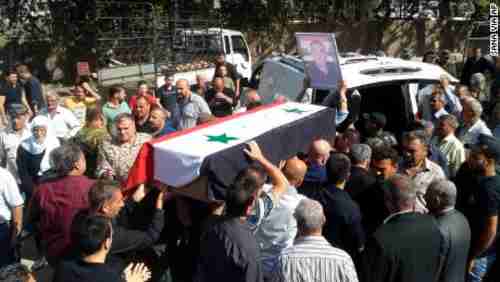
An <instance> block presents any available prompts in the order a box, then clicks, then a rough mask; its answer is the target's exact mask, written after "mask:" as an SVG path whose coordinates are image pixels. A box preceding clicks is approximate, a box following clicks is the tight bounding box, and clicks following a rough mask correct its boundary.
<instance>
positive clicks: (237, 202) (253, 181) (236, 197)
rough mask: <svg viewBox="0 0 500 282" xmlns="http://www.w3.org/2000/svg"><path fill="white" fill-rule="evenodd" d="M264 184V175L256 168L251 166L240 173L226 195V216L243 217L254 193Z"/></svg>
mask: <svg viewBox="0 0 500 282" xmlns="http://www.w3.org/2000/svg"><path fill="white" fill-rule="evenodd" d="M264 182H265V173H264V172H263V171H262V169H260V168H258V167H255V166H251V167H248V168H246V169H244V170H242V171H240V173H238V175H237V176H236V179H235V180H234V183H233V185H231V187H230V188H229V189H228V190H227V193H226V214H227V215H229V216H244V215H245V211H246V209H247V208H248V205H249V204H250V203H251V201H252V200H253V197H254V195H255V192H256V191H257V190H258V189H260V188H261V187H262V185H264Z"/></svg>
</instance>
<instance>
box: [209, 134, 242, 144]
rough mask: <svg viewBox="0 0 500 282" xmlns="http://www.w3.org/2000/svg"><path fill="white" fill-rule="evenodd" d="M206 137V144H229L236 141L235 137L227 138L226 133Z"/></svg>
mask: <svg viewBox="0 0 500 282" xmlns="http://www.w3.org/2000/svg"><path fill="white" fill-rule="evenodd" d="M206 137H208V140H207V141H208V142H220V143H224V144H227V143H229V141H233V140H238V138H236V137H232V136H227V134H226V133H224V134H221V135H206Z"/></svg>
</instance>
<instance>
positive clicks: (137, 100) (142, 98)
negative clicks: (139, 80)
mask: <svg viewBox="0 0 500 282" xmlns="http://www.w3.org/2000/svg"><path fill="white" fill-rule="evenodd" d="M139 100H144V101H146V103H147V104H148V105H151V103H149V100H148V98H146V96H137V99H136V100H135V101H136V102H139Z"/></svg>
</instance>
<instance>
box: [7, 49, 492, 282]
mask: <svg viewBox="0 0 500 282" xmlns="http://www.w3.org/2000/svg"><path fill="white" fill-rule="evenodd" d="M477 55H478V54H477V53H476V54H475V56H473V57H471V58H470V59H469V61H468V62H467V63H466V69H464V75H463V76H462V78H463V81H462V84H460V85H457V86H451V85H450V83H449V78H448V77H445V76H443V77H442V78H441V81H440V82H439V83H436V84H432V85H429V86H427V87H425V88H422V89H420V90H419V93H418V95H417V101H418V110H419V118H418V119H417V120H416V121H415V122H414V123H413V124H411V125H410V126H408V128H405V129H404V133H403V134H402V135H401V136H395V135H394V134H393V133H391V132H387V131H385V130H384V127H385V126H386V125H387V123H388V121H387V117H386V116H385V115H384V113H380V112H371V113H365V114H363V115H362V116H361V117H360V119H361V120H360V122H359V123H356V125H358V128H355V127H354V125H351V126H349V127H348V128H347V129H346V130H345V131H344V132H338V133H337V135H336V136H335V137H332V138H331V139H317V140H310V147H309V149H308V150H307V151H305V152H295V153H296V155H295V156H293V157H291V158H290V159H288V160H283V161H282V162H281V163H280V164H279V165H275V164H273V163H271V162H270V161H269V160H268V159H267V157H266V155H267V154H266V152H263V151H262V150H261V149H260V147H259V144H257V143H256V142H253V141H251V142H249V143H247V144H246V147H245V149H244V154H246V155H247V157H248V159H249V160H250V162H251V164H250V166H249V167H248V168H246V169H244V170H242V171H240V172H239V173H238V175H237V177H236V179H235V180H234V181H233V184H232V185H231V186H230V187H229V188H228V189H227V191H226V195H225V199H224V203H223V204H221V203H220V202H215V203H213V202H212V203H206V202H201V201H197V200H194V199H191V198H187V197H184V196H180V195H178V194H176V193H175V189H172V188H170V187H167V186H166V185H160V186H154V185H151V184H148V183H145V184H141V185H139V186H138V187H137V188H136V189H135V190H133V191H132V192H130V193H123V192H122V189H121V186H122V184H123V183H124V182H126V180H127V177H128V174H129V171H130V169H131V167H132V165H133V164H134V162H135V159H136V157H137V155H138V153H139V150H140V149H141V147H142V145H143V144H144V143H146V142H148V141H150V140H151V139H153V138H159V137H162V136H166V135H168V134H170V133H172V132H176V131H181V130H186V129H189V128H193V127H195V126H197V125H199V124H202V123H205V122H209V121H212V120H214V119H217V118H220V117H225V116H229V115H232V114H233V113H236V112H243V111H247V110H253V109H255V108H257V107H259V106H260V105H262V101H261V98H260V97H259V95H258V93H257V91H256V90H253V89H249V90H247V91H246V92H245V93H244V95H243V96H244V99H243V97H240V96H242V95H240V89H241V87H240V79H241V77H240V76H239V74H238V73H237V71H236V68H235V67H234V66H233V65H231V64H229V63H227V62H225V58H224V56H223V55H219V56H217V58H216V71H215V75H214V77H213V78H212V79H211V80H210V82H209V80H208V79H207V78H206V77H203V76H199V77H197V83H196V84H195V85H193V86H190V85H189V82H188V81H187V80H184V79H179V80H177V81H174V80H173V79H172V76H170V75H166V77H165V85H164V86H162V87H161V88H159V89H157V91H156V92H153V91H152V90H151V89H150V87H149V86H148V84H147V83H146V82H140V83H139V84H138V86H137V91H136V93H134V94H133V95H131V96H130V97H129V95H127V93H126V90H125V88H123V87H121V86H113V87H110V89H109V92H108V93H107V95H101V93H99V92H98V91H96V90H95V89H94V88H93V87H92V86H91V83H90V82H89V80H88V79H86V78H84V77H83V78H80V79H79V81H78V82H77V83H76V85H75V86H74V87H73V89H72V94H71V95H69V96H66V97H61V95H59V94H57V93H53V92H48V93H43V92H44V91H43V90H42V86H41V84H40V82H39V81H38V80H37V79H36V78H35V77H34V76H33V75H31V73H30V71H29V68H28V67H27V66H25V65H19V66H17V67H16V68H15V69H13V70H11V71H9V72H8V73H7V76H6V81H5V84H4V86H3V87H2V88H1V91H2V92H1V93H0V117H1V119H0V120H1V121H2V123H3V126H4V128H3V129H2V131H1V132H0V164H1V167H0V179H2V181H1V183H0V195H1V197H0V249H2V255H0V268H1V269H0V280H2V281H24V282H26V281H36V277H35V276H34V273H32V272H31V271H30V270H29V269H27V268H26V266H24V265H22V264H20V263H19V262H20V257H22V255H23V254H22V253H21V252H20V250H21V248H20V246H21V245H22V241H23V240H26V239H25V238H33V239H34V241H35V242H36V248H37V250H38V253H39V258H40V260H39V261H41V262H43V261H46V262H47V264H48V265H50V267H51V268H52V269H53V270H54V274H53V281H56V282H59V281H61V282H62V281H80V282H84V281H106V282H113V281H127V282H138V281H141V282H143V281H200V282H201V281H215V280H220V279H223V280H227V281H247V282H254V281H255V282H258V281H338V282H343V281H345V282H353V281H363V282H365V281H366V282H372V281H373V282H377V281H380V282H390V281H394V282H396V281H401V282H402V281H405V282H412V281H415V282H417V281H418V282H420V281H440V282H445V281H449V282H452V281H453V282H460V281H470V282H476V281H499V279H500V276H499V275H500V258H499V259H498V260H497V259H496V258H497V255H498V251H499V250H500V245H497V238H498V235H497V234H498V232H497V230H498V214H499V210H500V174H499V173H500V170H498V169H497V166H498V165H499V163H500V139H498V138H500V136H499V134H500V133H499V132H500V117H497V115H498V113H500V110H498V109H497V108H500V104H498V103H497V97H500V92H499V88H500V87H499V86H500V83H498V81H499V80H500V59H498V58H497V60H496V65H494V64H493V65H488V67H484V66H485V64H486V63H489V62H486V63H485V62H484V61H483V59H482V57H481V56H480V54H479V57H477ZM489 69H492V70H493V73H494V75H495V76H494V78H496V80H495V81H494V82H493V84H492V85H491V89H490V90H488V95H486V94H484V91H485V89H486V88H485V86H483V88H482V89H479V90H477V89H475V88H474V87H475V86H474V83H475V79H477V77H480V75H482V73H483V71H487V70H489ZM18 77H19V78H20V79H18ZM471 83H472V85H471ZM340 88H341V89H340V90H339V91H337V93H334V94H335V95H336V96H338V97H339V99H335V101H336V103H337V104H336V105H335V106H336V108H337V115H336V117H337V120H336V122H337V124H340V123H341V122H342V120H345V119H346V118H347V115H348V114H349V111H348V104H347V99H346V94H347V86H346V85H345V83H344V82H342V83H341V87H340ZM475 91H478V92H475ZM304 92H307V90H305V91H304ZM476 94H477V95H476ZM332 96H333V95H332ZM483 96H484V97H487V99H483V98H481V97H483ZM330 97H331V96H330ZM277 100H278V101H280V102H281V101H282V100H284V97H278V98H277ZM306 100H308V99H306ZM327 100H329V99H328V98H327ZM327 103H329V104H330V103H331V102H327ZM332 122H333V121H332ZM267 153H269V152H267ZM499 243H500V242H499ZM9 279H10V280H9Z"/></svg>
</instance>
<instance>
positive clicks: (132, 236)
mask: <svg viewBox="0 0 500 282" xmlns="http://www.w3.org/2000/svg"><path fill="white" fill-rule="evenodd" d="M137 206H138V204H137V203H135V202H133V201H131V200H129V201H127V202H126V203H125V207H123V209H122V210H121V211H120V214H119V215H118V217H116V218H114V219H113V220H112V224H113V243H112V244H111V250H110V252H109V254H108V257H107V258H106V264H107V265H110V266H111V268H113V269H114V270H115V271H117V272H119V273H121V272H122V271H123V269H125V267H126V265H125V263H126V258H127V257H129V256H130V255H131V254H133V252H135V251H140V250H143V249H146V248H148V247H151V246H152V245H153V244H154V243H156V241H158V239H159V238H160V233H161V231H162V230H163V226H164V218H165V217H164V212H163V210H157V209H155V211H154V214H153V218H152V220H151V222H150V223H149V224H146V228H144V229H132V227H131V226H132V225H133V224H132V219H133V218H131V216H132V214H134V215H135V211H134V210H135V209H136V207H137ZM86 215H88V211H84V212H81V213H79V214H78V215H77V216H75V219H74V220H73V224H72V226H71V229H72V230H73V231H72V232H73V234H72V236H77V233H75V230H78V225H77V224H78V222H79V221H80V220H79V219H78V218H80V217H84V216H86ZM72 238H74V240H76V239H77V238H78V237H72ZM78 256H79V252H78V250H77V249H76V248H75V247H73V248H72V250H71V253H70V254H68V256H67V258H71V259H74V258H77V257H78Z"/></svg>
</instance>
